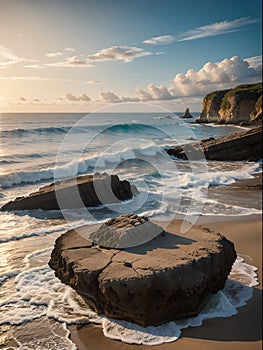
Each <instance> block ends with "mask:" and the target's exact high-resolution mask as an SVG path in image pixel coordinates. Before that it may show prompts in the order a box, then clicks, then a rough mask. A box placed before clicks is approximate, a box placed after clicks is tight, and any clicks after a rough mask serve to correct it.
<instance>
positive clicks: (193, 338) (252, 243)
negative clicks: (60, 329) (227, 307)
mask: <svg viewBox="0 0 263 350" xmlns="http://www.w3.org/2000/svg"><path fill="white" fill-rule="evenodd" d="M198 224H200V225H202V226H205V227H209V228H210V229H212V230H214V231H216V232H220V233H222V234H224V235H225V236H226V237H227V238H228V239H230V240H231V241H232V242H234V244H235V248H236V251H237V253H238V255H239V256H241V257H243V258H244V259H245V261H246V262H247V263H249V264H251V265H253V266H256V267H257V268H258V279H259V283H260V284H259V285H258V286H257V287H255V288H254V295H253V298H252V299H250V300H249V301H248V304H247V305H246V306H243V307H241V308H239V309H238V314H237V315H235V316H233V317H231V318H217V319H212V320H207V321H205V322H204V324H203V325H202V326H201V327H197V328H188V329H185V330H183V332H182V337H181V338H180V339H179V340H177V341H176V342H173V343H166V344H163V345H158V346H154V347H150V346H145V345H140V346H139V345H130V344H125V343H122V342H119V341H115V340H111V339H109V338H106V337H104V335H103V334H102V329H101V327H99V326H92V325H87V326H83V327H81V326H71V327H70V331H71V339H72V341H73V342H75V343H76V344H77V347H78V349H79V350H87V349H88V350H95V349H108V350H115V349H120V350H136V349H143V350H146V349H147V350H149V349H153V348H154V349H156V350H174V349H175V350H185V349H190V350H211V349H213V350H221V349H224V348H225V347H226V346H227V349H230V350H240V349H241V350H242V349H244V350H248V349H249V350H259V349H261V348H262V340H261V339H262V331H261V328H262V327H261V326H262V318H261V316H262V315H261V311H260V310H261V306H262V305H261V303H262V278H261V276H262V268H261V265H262V263H261V257H262V250H261V246H262V226H261V225H262V220H261V216H259V215H251V216H242V217H227V218H226V217H211V216H210V217H200V219H199V221H198Z"/></svg>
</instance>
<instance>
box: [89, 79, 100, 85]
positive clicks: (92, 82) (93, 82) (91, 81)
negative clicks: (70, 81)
mask: <svg viewBox="0 0 263 350" xmlns="http://www.w3.org/2000/svg"><path fill="white" fill-rule="evenodd" d="M85 83H86V84H91V85H93V84H99V83H103V82H102V81H99V80H87V81H85Z"/></svg>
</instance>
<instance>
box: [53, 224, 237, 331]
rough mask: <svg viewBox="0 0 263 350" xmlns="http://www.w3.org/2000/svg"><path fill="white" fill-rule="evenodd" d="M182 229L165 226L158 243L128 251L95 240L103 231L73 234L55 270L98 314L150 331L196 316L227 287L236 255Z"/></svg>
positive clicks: (62, 244) (61, 244)
mask: <svg viewBox="0 0 263 350" xmlns="http://www.w3.org/2000/svg"><path fill="white" fill-rule="evenodd" d="M121 220H122V219H121ZM136 220H139V219H138V218H136V217H135V221H136ZM117 222H118V219H117V220H116V219H113V220H112V221H109V222H108V223H107V224H108V226H114V224H116V223H117ZM146 222H149V220H147V221H146ZM181 224H182V222H181V221H173V224H172V225H171V226H170V227H169V228H168V229H167V230H163V228H162V227H161V225H160V226H159V230H160V232H161V233H160V234H158V235H157V236H156V237H155V238H153V239H151V238H152V237H150V240H149V241H148V242H146V243H144V244H141V245H139V246H136V247H131V248H124V249H120V248H113V249H109V248H103V247H102V246H101V245H96V243H94V242H92V241H91V240H89V237H90V236H92V233H94V232H96V233H98V232H99V230H100V228H101V227H100V226H99V225H91V226H83V227H81V228H78V229H76V230H70V231H68V232H66V233H65V234H63V235H61V236H60V237H59V238H58V239H57V240H56V243H55V247H54V250H53V252H52V254H51V259H50V262H49V265H50V267H51V268H52V269H54V270H55V274H56V276H57V277H58V278H59V279H60V280H61V281H62V282H63V283H65V284H68V285H70V286H71V287H72V288H74V289H75V290H76V291H77V292H78V293H79V294H80V295H81V296H82V298H83V299H84V300H85V301H86V303H87V304H88V305H89V306H90V307H91V308H92V309H93V310H95V311H96V312H97V313H98V314H104V315H106V316H108V317H111V318H116V319H124V320H127V321H131V322H135V323H137V324H139V325H142V326H144V327H145V326H148V325H158V324H162V323H164V322H168V321H171V320H176V319H182V318H185V317H191V316H195V315H197V314H198V313H199V311H200V309H201V307H202V306H203V304H204V303H205V301H206V299H207V297H208V295H209V294H210V293H216V292H217V291H218V290H219V289H221V288H223V287H224V284H225V281H226V279H227V276H228V274H229V272H230V270H231V266H232V264H233V262H234V261H235V259H236V252H235V249H234V245H233V243H231V242H230V241H228V240H227V239H226V238H225V237H223V236H222V235H220V234H218V233H215V232H212V231H210V230H209V229H205V228H202V227H199V226H193V227H192V228H191V229H190V230H189V231H188V232H187V233H185V234H183V235H182V234H179V232H180V227H181ZM139 225H141V226H142V227H143V225H144V223H139V224H138V225H136V226H139ZM152 225H153V227H154V226H158V225H157V223H154V222H152ZM136 226H134V227H136ZM103 228H105V225H104V226H102V229H103Z"/></svg>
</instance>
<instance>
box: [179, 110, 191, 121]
mask: <svg viewBox="0 0 263 350" xmlns="http://www.w3.org/2000/svg"><path fill="white" fill-rule="evenodd" d="M180 118H182V119H188V118H193V116H192V114H191V113H190V110H189V108H186V110H185V112H184V115H181V116H180Z"/></svg>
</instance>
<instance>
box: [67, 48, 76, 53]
mask: <svg viewBox="0 0 263 350" xmlns="http://www.w3.org/2000/svg"><path fill="white" fill-rule="evenodd" d="M65 51H68V52H74V51H75V49H73V48H72V47H66V48H65Z"/></svg>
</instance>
